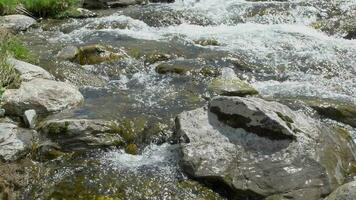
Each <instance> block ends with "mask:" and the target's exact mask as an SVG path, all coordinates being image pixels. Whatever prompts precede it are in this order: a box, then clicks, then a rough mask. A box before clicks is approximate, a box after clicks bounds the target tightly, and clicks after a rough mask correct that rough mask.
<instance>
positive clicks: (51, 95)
mask: <svg viewBox="0 0 356 200" xmlns="http://www.w3.org/2000/svg"><path fill="white" fill-rule="evenodd" d="M82 101H83V96H82V94H81V93H80V92H79V91H78V89H77V88H76V87H74V86H73V85H71V84H68V83H64V82H58V81H53V80H47V79H40V78H36V79H33V80H31V81H29V82H23V83H22V84H21V86H20V88H19V89H9V90H6V91H5V93H4V94H3V108H5V110H6V113H7V114H8V115H16V116H22V115H23V113H24V112H25V111H26V110H30V109H34V110H35V111H36V112H37V113H38V114H40V115H47V114H49V113H55V112H59V111H62V110H64V109H68V108H71V107H74V106H76V105H78V104H80V103H81V102H82Z"/></svg>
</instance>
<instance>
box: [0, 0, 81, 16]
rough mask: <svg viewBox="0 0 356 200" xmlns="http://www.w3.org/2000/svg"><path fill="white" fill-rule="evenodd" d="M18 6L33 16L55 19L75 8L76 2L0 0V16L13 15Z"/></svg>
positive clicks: (60, 0)
mask: <svg viewBox="0 0 356 200" xmlns="http://www.w3.org/2000/svg"><path fill="white" fill-rule="evenodd" d="M19 4H22V5H23V7H24V8H25V9H27V10H28V11H29V12H30V13H32V14H33V15H34V16H37V17H56V16H57V15H60V14H61V13H62V12H65V11H67V10H69V9H72V8H73V7H76V6H77V5H78V0H0V15H4V14H12V13H15V11H16V6H18V5H19Z"/></svg>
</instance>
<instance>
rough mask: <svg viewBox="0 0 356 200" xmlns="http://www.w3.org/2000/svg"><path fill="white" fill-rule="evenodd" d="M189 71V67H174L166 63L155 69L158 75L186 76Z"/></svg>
mask: <svg viewBox="0 0 356 200" xmlns="http://www.w3.org/2000/svg"><path fill="white" fill-rule="evenodd" d="M191 70H192V68H191V67H190V66H185V65H174V64H167V63H162V64H160V65H158V66H157V67H156V72H157V73H159V74H170V73H172V74H186V73H187V72H189V71H191Z"/></svg>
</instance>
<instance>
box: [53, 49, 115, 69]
mask: <svg viewBox="0 0 356 200" xmlns="http://www.w3.org/2000/svg"><path fill="white" fill-rule="evenodd" d="M57 57H58V58H60V59H64V60H69V61H72V62H77V63H79V64H81V65H87V64H89V65H91V64H98V63H101V62H105V61H110V60H116V59H119V58H120V54H117V53H114V52H111V51H110V50H109V49H108V48H106V47H104V46H101V45H87V46H82V47H76V46H68V47H65V48H64V49H63V50H62V51H60V52H59V53H58V55H57Z"/></svg>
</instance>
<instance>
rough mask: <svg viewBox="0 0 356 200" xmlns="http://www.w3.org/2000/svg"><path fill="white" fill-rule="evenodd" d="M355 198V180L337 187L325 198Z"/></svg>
mask: <svg viewBox="0 0 356 200" xmlns="http://www.w3.org/2000/svg"><path fill="white" fill-rule="evenodd" d="M354 199H356V181H353V182H350V183H347V184H345V185H342V186H341V187H339V188H337V189H336V190H335V191H334V192H333V193H331V194H330V195H329V196H328V197H327V198H325V200H354Z"/></svg>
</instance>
